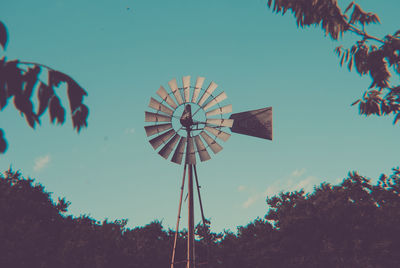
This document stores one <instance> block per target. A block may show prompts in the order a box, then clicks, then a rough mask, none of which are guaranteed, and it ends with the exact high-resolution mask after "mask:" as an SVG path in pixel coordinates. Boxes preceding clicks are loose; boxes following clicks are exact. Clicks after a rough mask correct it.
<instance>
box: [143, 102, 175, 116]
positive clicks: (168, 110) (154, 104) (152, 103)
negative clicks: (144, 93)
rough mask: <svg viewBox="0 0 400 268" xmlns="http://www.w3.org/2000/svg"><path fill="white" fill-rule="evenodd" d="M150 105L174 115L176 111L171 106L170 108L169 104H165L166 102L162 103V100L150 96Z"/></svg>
mask: <svg viewBox="0 0 400 268" xmlns="http://www.w3.org/2000/svg"><path fill="white" fill-rule="evenodd" d="M149 107H150V108H153V109H154V110H157V111H160V112H163V113H165V114H167V115H170V116H172V114H173V113H174V111H172V110H171V109H170V108H168V107H167V106H165V105H164V104H162V103H161V102H159V101H158V100H156V99H154V98H150V103H149Z"/></svg>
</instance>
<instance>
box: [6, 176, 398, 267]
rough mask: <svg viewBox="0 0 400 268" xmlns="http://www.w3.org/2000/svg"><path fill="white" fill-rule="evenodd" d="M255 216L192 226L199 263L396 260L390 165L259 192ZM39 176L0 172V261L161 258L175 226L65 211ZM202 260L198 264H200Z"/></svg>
mask: <svg viewBox="0 0 400 268" xmlns="http://www.w3.org/2000/svg"><path fill="white" fill-rule="evenodd" d="M267 203H268V206H269V210H268V211H267V214H266V216H265V218H262V219H260V218H258V219H255V220H254V221H253V222H251V223H249V224H248V225H247V226H241V227H238V229H237V232H236V233H233V232H231V231H225V232H223V233H213V232H212V231H211V230H210V223H209V222H208V221H207V222H206V225H201V224H199V225H198V226H197V227H196V241H195V244H196V245H195V248H196V250H195V253H196V262H197V264H198V266H199V267H209V268H217V267H221V268H225V267H240V268H247V267H248V268H250V267H251V268H264V267H282V268H288V267H307V268H308V267H316V268H317V267H352V268H358V267H360V268H361V267H363V268H364V267H374V268H380V267H382V268H387V267H400V256H399V254H398V248H399V247H400V169H394V172H393V174H392V175H390V176H387V175H382V176H381V177H380V178H379V179H378V180H377V183H376V184H372V183H371V181H370V180H369V179H367V178H366V177H363V176H361V175H359V174H358V173H357V172H351V173H350V174H349V176H348V178H346V179H344V180H343V182H342V183H340V184H339V185H331V184H328V183H323V184H321V185H320V186H317V187H315V189H314V191H313V192H312V193H309V194H306V193H305V192H304V191H296V192H287V193H280V194H278V195H276V196H272V197H270V198H268V199H267ZM69 204H70V203H69V202H68V201H66V200H65V198H59V199H58V200H57V201H56V202H55V201H53V200H52V199H51V195H50V194H49V193H48V192H46V191H45V190H44V187H43V186H42V185H40V184H37V183H36V184H35V182H34V180H33V179H30V178H28V179H26V178H23V177H22V176H21V174H20V173H18V172H13V171H12V170H8V171H6V172H5V173H4V175H2V174H0V215H1V217H0V241H1V243H0V252H1V254H0V267H43V268H46V267H51V268H52V267H61V268H63V267H90V268H100V267H101V268H103V267H122V268H124V267H126V268H128V267H129V268H136V267H138V268H139V267H140V268H143V267H145V268H146V267H149V268H150V267H168V266H169V265H170V261H171V252H172V246H173V241H174V235H175V232H174V231H172V230H164V228H163V226H162V223H161V222H159V221H153V222H151V223H150V224H148V225H146V226H143V227H135V228H132V229H131V228H127V227H126V224H127V220H115V221H108V220H104V221H97V220H95V219H92V218H91V217H89V216H87V215H81V216H79V217H73V216H70V215H66V212H67V208H68V206H69ZM186 240H187V231H186V230H183V231H181V232H179V233H178V244H177V251H176V258H175V260H176V262H177V263H176V265H175V267H177V268H183V267H186V264H185V259H186ZM200 264H204V265H205V266H200Z"/></svg>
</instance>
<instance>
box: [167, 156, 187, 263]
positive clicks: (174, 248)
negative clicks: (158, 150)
mask: <svg viewBox="0 0 400 268" xmlns="http://www.w3.org/2000/svg"><path fill="white" fill-rule="evenodd" d="M186 167H187V165H186V164H185V167H184V168H183V177H182V186H181V195H180V198H179V207H178V218H177V220H176V230H175V237H174V247H173V249H172V258H171V268H174V264H175V252H176V241H177V239H178V232H179V221H180V219H181V208H182V197H183V189H184V187H185V176H186Z"/></svg>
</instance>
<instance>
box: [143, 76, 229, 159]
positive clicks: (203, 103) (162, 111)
mask: <svg viewBox="0 0 400 268" xmlns="http://www.w3.org/2000/svg"><path fill="white" fill-rule="evenodd" d="M204 80H205V78H204V77H198V78H197V79H196V83H195V85H194V86H191V85H190V76H184V77H183V78H182V87H178V83H177V81H176V79H175V78H174V79H172V80H171V81H169V82H168V86H169V88H170V89H171V92H168V91H167V90H166V89H165V88H164V87H163V86H160V88H159V89H158V90H157V92H156V94H157V95H158V99H155V98H152V97H151V98H150V103H149V107H150V108H151V109H152V111H151V112H147V111H146V112H145V122H146V123H151V124H150V125H146V126H145V127H144V128H145V131H146V134H147V136H148V137H150V140H149V142H150V144H151V145H152V146H153V148H154V149H155V150H158V149H159V148H160V147H161V149H160V150H159V151H158V153H159V154H160V155H161V156H162V157H164V158H165V159H168V158H169V157H170V155H171V153H172V152H173V154H172V157H171V159H170V160H171V161H172V162H174V163H177V164H181V163H182V160H183V156H184V155H185V163H186V164H196V158H199V159H200V161H207V160H209V159H211V156H210V154H209V152H208V151H209V149H211V151H212V152H213V153H214V154H216V153H218V152H220V151H221V150H222V146H221V145H220V144H219V143H218V142H217V139H218V140H221V141H227V140H228V139H229V137H230V136H231V134H229V133H227V132H226V131H227V130H226V129H228V128H231V127H232V125H233V119H228V118H226V115H227V114H229V113H231V112H232V105H231V104H227V105H224V104H223V103H224V101H225V100H226V98H227V95H226V93H225V92H223V91H222V92H220V93H219V94H218V95H216V94H215V93H214V92H216V89H217V87H218V85H217V84H216V83H214V82H211V83H210V84H209V86H208V87H207V88H206V89H203V88H202V86H203V83H204ZM196 155H197V156H196Z"/></svg>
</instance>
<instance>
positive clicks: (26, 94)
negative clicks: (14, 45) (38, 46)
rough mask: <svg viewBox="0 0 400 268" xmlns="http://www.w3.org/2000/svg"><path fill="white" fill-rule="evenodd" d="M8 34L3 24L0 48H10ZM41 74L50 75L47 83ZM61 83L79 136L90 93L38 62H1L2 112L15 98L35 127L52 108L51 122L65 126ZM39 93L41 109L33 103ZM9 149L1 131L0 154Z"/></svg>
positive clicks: (84, 124) (28, 120)
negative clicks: (58, 93) (58, 89)
mask: <svg viewBox="0 0 400 268" xmlns="http://www.w3.org/2000/svg"><path fill="white" fill-rule="evenodd" d="M7 41H8V34H7V29H6V27H5V25H4V24H3V23H2V22H1V21H0V45H1V46H2V47H3V50H5V49H6V46H7ZM41 72H46V74H45V75H47V81H43V80H42V79H41V75H40V74H41ZM61 83H65V84H66V85H67V95H68V100H69V107H70V114H71V118H72V124H73V128H74V129H76V131H77V132H78V133H79V132H80V130H81V129H82V128H83V127H86V126H87V117H88V115H89V109H88V107H87V106H86V105H85V104H83V97H84V96H87V93H86V91H85V90H84V89H83V88H82V87H81V86H80V85H79V84H78V83H77V82H76V81H75V80H73V79H72V78H71V77H70V76H68V75H66V74H64V73H62V72H59V71H57V70H54V69H53V68H51V67H49V66H47V65H44V64H40V63H34V62H24V61H19V60H11V61H8V60H7V59H6V58H5V57H3V58H1V59H0V111H2V110H3V109H4V108H5V107H6V106H7V104H8V102H9V100H11V98H13V102H14V106H15V108H16V109H17V110H18V111H20V113H21V115H23V116H24V117H25V119H26V121H27V123H28V125H29V126H30V127H31V128H35V126H36V124H40V117H41V116H42V115H43V114H44V113H45V111H46V110H47V109H48V111H49V116H50V121H51V123H53V124H54V123H57V124H64V122H65V109H64V107H63V106H62V104H61V100H60V98H59V97H58V95H57V94H56V91H55V89H56V88H58V87H59V86H60V84H61ZM34 92H37V94H36V97H37V100H38V101H37V102H38V108H37V111H35V107H34V105H33V102H32V98H33V93H34ZM6 149H7V142H6V140H5V137H4V132H3V130H2V129H0V153H4V152H5V151H6Z"/></svg>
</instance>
